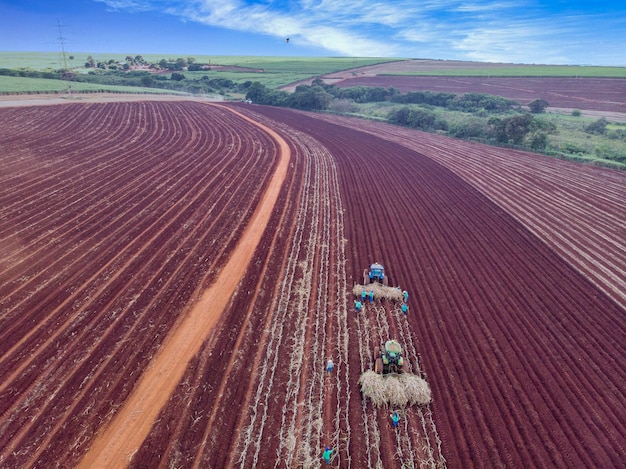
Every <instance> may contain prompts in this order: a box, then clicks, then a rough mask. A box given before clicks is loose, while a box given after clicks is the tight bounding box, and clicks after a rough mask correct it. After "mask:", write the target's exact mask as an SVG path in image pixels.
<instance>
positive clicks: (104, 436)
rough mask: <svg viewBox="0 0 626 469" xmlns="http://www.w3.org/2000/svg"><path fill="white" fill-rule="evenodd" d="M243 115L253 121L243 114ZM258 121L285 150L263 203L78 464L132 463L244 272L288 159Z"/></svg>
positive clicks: (104, 465) (276, 195)
mask: <svg viewBox="0 0 626 469" xmlns="http://www.w3.org/2000/svg"><path fill="white" fill-rule="evenodd" d="M233 112H235V113H236V111H233ZM236 114H238V113H236ZM240 115H241V114H240ZM241 117H242V118H243V119H246V120H248V121H250V122H253V123H254V121H252V120H251V119H249V118H247V117H245V116H243V115H241ZM255 125H258V126H259V127H260V128H262V129H263V130H264V131H266V132H267V133H268V134H270V135H271V136H272V137H273V138H274V139H276V141H277V142H278V143H279V146H280V152H281V155H280V160H279V163H278V167H277V169H276V172H275V173H274V175H273V177H272V179H271V182H270V185H269V187H268V189H267V191H266V192H265V194H264V196H263V198H262V200H261V203H260V205H259V206H258V208H257V209H256V211H255V213H254V215H253V217H252V219H251V221H250V223H249V225H248V227H247V228H246V230H245V231H244V234H243V237H242V239H241V241H240V243H239V245H238V246H237V248H236V250H235V251H234V252H233V254H232V256H231V258H230V259H229V260H228V262H227V264H226V265H225V266H224V268H223V269H222V271H221V272H220V274H219V276H218V278H217V279H216V281H215V283H214V284H213V285H214V286H212V287H211V288H209V289H208V290H206V291H205V292H204V293H202V295H201V297H200V299H199V301H198V302H197V303H196V304H195V305H194V306H193V307H192V309H191V311H190V312H189V313H188V314H187V315H186V316H185V317H184V318H183V319H182V321H181V322H179V324H178V325H177V326H176V327H175V329H174V330H173V331H172V333H171V336H170V337H169V338H168V340H167V341H166V342H165V343H164V345H163V347H162V348H161V349H160V350H159V353H158V354H157V355H156V356H155V358H154V360H153V363H152V364H151V366H150V367H149V368H148V369H147V370H146V371H145V374H144V375H143V377H142V378H141V380H140V381H139V383H138V385H137V387H136V388H135V390H134V391H133V393H132V394H131V396H130V398H129V399H128V400H127V401H126V403H125V404H124V406H123V407H122V408H121V409H120V411H119V413H118V414H117V416H116V417H115V418H114V420H113V421H112V422H111V424H110V425H109V426H108V427H107V428H106V429H105V430H104V431H103V432H102V433H101V434H100V435H98V437H97V438H96V440H95V441H94V444H93V445H92V447H91V449H90V451H89V452H88V453H87V454H86V456H85V457H84V458H83V460H82V462H81V465H80V467H84V468H91V467H122V466H124V465H126V464H127V463H128V462H129V458H130V457H131V456H132V455H133V454H134V452H136V451H137V449H138V448H139V446H140V445H141V443H142V441H143V440H144V438H145V437H146V435H147V434H148V433H149V431H150V428H151V427H152V424H153V422H154V420H155V419H156V418H157V416H158V414H159V411H160V410H161V408H162V407H163V406H164V405H165V403H166V402H167V400H168V399H169V397H170V395H171V394H172V392H173V391H174V389H175V388H176V385H177V383H178V382H179V380H180V378H181V377H182V375H183V373H184V371H185V368H186V366H187V363H188V362H189V361H190V360H191V359H192V358H193V356H194V355H195V354H196V353H197V351H198V350H199V349H200V347H201V345H202V342H203V341H204V340H205V338H206V337H207V335H208V334H209V332H210V331H211V329H212V328H213V326H214V325H215V324H216V322H217V320H218V319H219V317H220V314H221V312H222V310H223V309H224V308H225V307H226V305H227V303H228V301H229V299H230V297H231V296H232V294H233V293H234V291H235V289H236V287H237V284H238V283H239V280H240V279H241V277H242V276H243V274H244V272H245V270H246V267H247V265H248V263H249V261H250V259H251V257H252V255H253V253H254V249H255V248H256V246H257V244H258V242H259V240H260V239H261V235H262V234H263V231H264V229H265V227H266V225H267V222H268V220H269V217H270V214H271V212H272V208H273V207H274V204H275V202H276V199H277V198H278V193H279V191H280V188H281V186H282V183H283V180H284V178H285V174H286V172H287V167H288V165H289V158H290V151H289V147H288V146H287V144H286V142H285V141H284V140H283V139H282V138H281V137H280V136H279V135H278V134H277V133H276V132H274V131H273V130H271V129H269V128H267V127H265V126H263V125H261V124H256V123H255Z"/></svg>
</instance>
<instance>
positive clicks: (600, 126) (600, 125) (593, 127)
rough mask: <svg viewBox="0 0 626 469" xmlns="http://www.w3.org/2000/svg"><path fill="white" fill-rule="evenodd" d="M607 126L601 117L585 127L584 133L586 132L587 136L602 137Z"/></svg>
mask: <svg viewBox="0 0 626 469" xmlns="http://www.w3.org/2000/svg"><path fill="white" fill-rule="evenodd" d="M607 124H608V122H607V120H606V119H605V118H604V117H601V118H600V119H598V120H597V121H595V122H592V123H591V124H589V125H586V126H585V127H584V129H585V132H587V133H588V134H597V135H604V134H605V133H606V126H607Z"/></svg>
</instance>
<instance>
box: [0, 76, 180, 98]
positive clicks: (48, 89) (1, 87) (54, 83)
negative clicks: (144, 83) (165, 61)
mask: <svg viewBox="0 0 626 469" xmlns="http://www.w3.org/2000/svg"><path fill="white" fill-rule="evenodd" d="M68 91H76V92H83V93H85V92H87V93H96V92H115V93H150V94H178V93H176V92H175V91H171V90H159V89H156V88H142V87H139V86H115V85H99V84H93V83H78V82H72V83H71V90H69V89H68V82H66V81H63V80H47V79H45V78H23V77H5V76H2V75H0V94H2V93H65V92H68Z"/></svg>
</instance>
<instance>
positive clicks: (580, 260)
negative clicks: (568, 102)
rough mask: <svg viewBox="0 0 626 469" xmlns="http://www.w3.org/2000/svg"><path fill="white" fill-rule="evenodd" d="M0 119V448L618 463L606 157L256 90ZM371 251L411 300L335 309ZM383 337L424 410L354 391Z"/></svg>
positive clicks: (619, 296) (614, 201)
mask: <svg viewBox="0 0 626 469" xmlns="http://www.w3.org/2000/svg"><path fill="white" fill-rule="evenodd" d="M245 116H247V118H246V117H245ZM0 117H1V118H2V122H4V123H5V124H4V127H3V129H2V132H0V148H2V153H1V154H0V168H1V170H0V247H1V249H0V378H1V379H0V466H1V467H9V468H13V467H50V466H52V465H57V466H61V467H72V466H77V465H82V466H83V467H94V466H106V467H124V466H129V467H234V466H238V467H310V466H316V465H319V464H320V463H321V462H322V461H321V452H322V450H323V449H324V447H325V446H332V447H333V448H334V449H335V452H334V455H333V460H332V464H333V465H334V466H339V467H354V468H360V467H405V466H407V467H415V466H422V467H443V466H448V467H472V466H474V467H476V466H477V467H502V466H507V467H621V466H622V464H623V461H624V458H625V455H626V448H625V444H624V439H623V435H624V434H626V411H625V410H624V409H626V395H625V394H624V389H623V382H624V380H625V378H626V371H625V370H626V359H625V357H626V353H625V352H626V350H625V348H626V315H625V313H626V298H625V297H624V291H626V288H625V287H624V286H625V285H626V272H625V265H626V259H625V256H626V246H625V244H624V240H625V239H626V226H625V220H626V203H625V202H624V201H625V200H626V181H625V179H624V176H623V175H622V174H620V173H616V172H612V171H606V170H600V169H597V168H593V167H587V166H581V165H572V164H569V163H565V162H562V161H558V160H549V159H545V158H541V157H537V156H534V155H529V154H525V153H521V152H513V151H509V150H503V149H493V148H488V147H484V146H480V145H469V144H466V143H460V142H456V141H451V140H447V139H441V138H439V137H437V136H430V135H426V134H422V133H419V132H414V131H408V130H406V129H402V130H399V129H394V128H393V127H389V126H380V125H378V124H371V125H370V124H366V123H363V122H360V121H352V120H349V119H338V118H322V117H321V116H312V115H307V114H303V113H297V112H292V111H288V110H284V109H274V108H265V107H261V106H244V105H241V106H231V107H230V108H228V107H224V106H218V105H210V104H205V103H202V104H201V103H193V102H169V103H168V102H162V101H159V102H149V101H148V102H133V103H106V104H93V103H92V104H66V105H56V106H45V107H19V108H17V107H16V108H11V107H9V108H3V109H0ZM373 261H380V262H382V263H384V265H385V266H386V268H387V271H388V274H389V276H390V278H391V283H392V284H393V285H398V286H401V287H402V288H403V289H407V290H408V292H409V294H410V298H409V312H408V314H407V316H404V315H403V314H402V313H401V312H400V310H399V305H398V304H395V303H392V302H389V301H380V300H375V301H374V302H373V303H367V304H366V305H365V308H364V311H362V312H361V313H359V314H357V313H356V312H355V311H354V307H353V297H352V295H351V290H352V286H353V284H354V283H359V282H360V281H361V274H362V272H363V269H364V267H366V266H367V265H368V264H369V263H370V262H373ZM387 338H396V339H398V340H399V341H400V342H401V343H402V344H403V345H404V349H405V356H406V359H407V368H408V370H409V371H412V372H413V373H416V374H419V375H421V376H422V377H424V378H425V379H427V380H428V382H429V383H430V385H431V388H432V393H433V402H432V404H431V405H426V406H413V407H410V408H406V409H392V408H384V407H383V408H374V407H373V406H372V405H371V403H370V402H368V401H367V400H364V399H363V398H362V397H361V395H360V393H359V388H358V384H357V381H358V378H359V376H360V374H361V373H362V372H363V371H365V370H368V369H370V368H371V367H372V350H373V348H374V346H376V345H380V343H381V342H382V341H384V340H386V339H387ZM328 358H332V359H333V360H334V362H335V364H336V366H335V370H334V371H333V372H332V373H327V372H325V371H324V367H325V364H326V360H327V359H328ZM146 383H148V384H146ZM155 388H158V389H159V392H157V393H155V392H151V389H155ZM392 410H399V411H400V413H401V417H402V418H401V420H400V425H399V426H398V427H397V428H393V427H392V425H391V420H390V418H389V413H390V412H391V411H392Z"/></svg>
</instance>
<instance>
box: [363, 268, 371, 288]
mask: <svg viewBox="0 0 626 469" xmlns="http://www.w3.org/2000/svg"><path fill="white" fill-rule="evenodd" d="M369 283H370V273H369V271H368V270H367V269H365V270H364V271H363V285H369Z"/></svg>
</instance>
